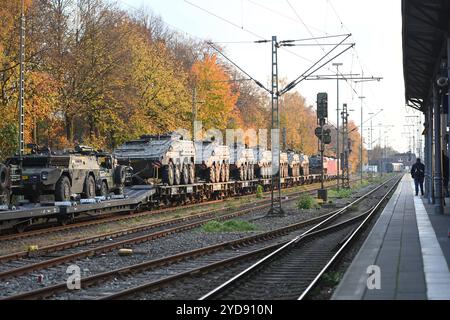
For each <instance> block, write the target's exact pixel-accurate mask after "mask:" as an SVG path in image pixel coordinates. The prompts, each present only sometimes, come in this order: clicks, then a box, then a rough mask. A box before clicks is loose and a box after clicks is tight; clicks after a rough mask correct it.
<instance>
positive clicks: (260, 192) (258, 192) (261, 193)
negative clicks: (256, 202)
mask: <svg viewBox="0 0 450 320" xmlns="http://www.w3.org/2000/svg"><path fill="white" fill-rule="evenodd" d="M263 196H264V188H263V186H262V185H260V184H258V187H257V188H256V199H262V198H263Z"/></svg>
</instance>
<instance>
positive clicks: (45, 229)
mask: <svg viewBox="0 0 450 320" xmlns="http://www.w3.org/2000/svg"><path fill="white" fill-rule="evenodd" d="M355 181H358V180H355ZM319 186H320V183H314V184H311V185H306V186H304V187H303V188H302V190H300V191H295V192H293V193H291V194H286V196H291V195H296V194H298V193H299V192H312V191H317V190H318V189H319ZM325 186H326V187H327V188H330V187H333V186H334V182H326V183H325ZM295 188H299V187H293V188H291V189H295ZM285 190H289V189H285ZM267 194H269V192H265V193H264V195H267ZM250 197H254V194H252V195H245V196H240V199H245V198H250ZM225 201H226V200H212V201H207V202H201V203H197V204H192V205H184V206H176V207H170V208H164V209H159V210H150V211H145V212H140V213H133V214H127V215H120V216H117V215H113V216H110V215H108V216H106V217H101V216H100V217H99V216H96V217H95V218H94V219H89V220H87V221H81V222H75V223H71V224H67V225H62V226H61V225H60V226H54V224H50V227H49V225H41V227H39V225H37V226H35V228H36V229H34V230H31V231H27V232H21V233H11V234H5V235H2V236H0V243H1V242H4V241H12V240H19V239H27V238H32V237H38V236H43V235H46V234H52V233H55V232H62V231H73V230H77V229H81V228H86V227H92V226H98V225H102V224H105V223H109V222H121V221H127V220H131V219H136V218H143V217H147V216H153V215H163V214H167V213H170V212H174V211H177V210H181V209H182V210H184V209H190V208H198V207H208V206H211V205H214V204H218V203H223V202H225ZM264 201H267V200H259V201H255V202H254V203H258V202H264ZM206 210H208V209H206Z"/></svg>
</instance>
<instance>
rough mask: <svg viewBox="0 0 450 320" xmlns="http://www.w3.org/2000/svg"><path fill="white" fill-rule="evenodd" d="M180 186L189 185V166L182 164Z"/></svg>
mask: <svg viewBox="0 0 450 320" xmlns="http://www.w3.org/2000/svg"><path fill="white" fill-rule="evenodd" d="M181 184H189V165H188V164H187V163H183V169H182V174H181Z"/></svg>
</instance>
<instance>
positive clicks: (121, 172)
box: [95, 152, 133, 196]
mask: <svg viewBox="0 0 450 320" xmlns="http://www.w3.org/2000/svg"><path fill="white" fill-rule="evenodd" d="M95 156H96V157H97V162H98V164H99V165H100V172H99V177H98V179H97V180H96V194H97V196H107V195H109V194H110V193H111V192H113V193H114V194H116V195H120V194H123V188H124V186H126V185H131V183H132V175H133V168H131V167H129V166H123V165H119V164H118V161H117V159H116V158H115V157H114V156H113V155H111V154H108V153H101V152H100V153H97V154H96V155H95Z"/></svg>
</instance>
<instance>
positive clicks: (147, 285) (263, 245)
mask: <svg viewBox="0 0 450 320" xmlns="http://www.w3.org/2000/svg"><path fill="white" fill-rule="evenodd" d="M383 186H384V185H382V186H380V187H378V188H377V189H375V190H374V191H372V192H370V193H369V194H366V195H365V196H364V197H362V198H360V199H358V200H356V201H354V202H353V203H351V204H350V205H348V206H346V207H345V208H343V209H339V210H337V211H335V212H332V213H329V214H326V215H324V216H321V217H318V218H315V219H311V220H308V221H304V222H301V223H296V224H293V225H291V226H288V227H284V228H279V229H277V230H273V231H270V232H266V233H263V234H259V235H256V236H251V237H246V238H244V239H240V240H235V241H230V242H226V243H222V244H219V245H214V246H209V247H206V248H201V249H197V250H192V251H189V252H184V253H180V254H177V255H174V256H170V257H165V258H162V259H157V260H153V261H148V262H145V263H140V264H137V265H133V266H129V267H126V268H121V269H116V270H113V271H110V272H106V273H102V274H98V275H94V276H91V277H88V278H84V279H83V282H82V283H83V284H82V285H83V290H82V291H83V293H82V295H81V296H78V298H80V299H97V298H102V299H117V298H123V297H126V296H129V295H132V294H136V293H138V292H140V291H143V290H155V289H157V288H160V287H164V286H167V285H169V284H170V283H172V282H176V281H178V280H180V279H184V278H186V277H190V276H192V275H193V274H198V273H203V272H207V271H208V270H214V269H217V268H221V267H223V266H227V265H230V264H231V265H232V264H236V263H240V264H242V263H243V261H246V260H250V261H251V260H252V259H255V258H258V257H261V255H264V254H267V253H269V252H271V251H273V250H276V249H277V248H280V246H282V245H284V244H287V243H288V240H289V239H290V238H292V236H293V235H292V233H293V232H295V231H299V230H302V229H304V228H306V227H307V226H310V225H312V224H317V225H316V226H315V227H314V228H318V226H323V225H325V224H327V223H329V222H330V221H331V220H333V219H337V218H338V217H341V215H342V214H343V213H345V212H349V211H351V209H352V207H353V206H355V205H356V204H357V203H359V202H361V201H362V200H363V199H366V198H368V197H370V195H372V194H373V193H375V192H376V191H377V190H379V189H380V188H382V187H383ZM314 228H313V229H314ZM313 229H310V230H313ZM304 234H306V233H303V235H304ZM268 242H269V243H268ZM168 265H170V266H172V265H173V268H174V270H173V271H170V270H169V271H168V270H166V273H167V272H169V273H170V272H172V273H173V274H171V275H169V276H167V277H161V270H159V271H158V270H156V271H155V270H154V269H155V268H158V267H160V266H168ZM196 265H197V266H198V265H201V267H195V266H196ZM165 269H167V267H166V268H165ZM169 269H170V268H169ZM155 272H156V275H155ZM125 276H128V277H132V278H133V281H132V282H134V283H142V282H144V284H141V285H138V286H134V287H132V288H131V289H126V290H118V292H114V293H110V294H108V288H107V289H104V288H103V289H101V288H100V289H98V288H96V287H95V286H94V285H97V284H98V283H104V282H107V281H108V279H111V278H115V277H121V278H123V277H125ZM149 279H153V280H152V281H150V282H149V281H148V280H149ZM129 281H131V280H129ZM128 285H129V282H128ZM91 286H94V289H92V290H91ZM66 290H67V287H66V284H65V283H61V284H58V285H54V286H51V287H47V288H43V289H39V290H35V291H31V292H28V293H24V294H19V295H16V296H12V297H9V298H8V299H37V298H46V297H49V296H52V295H54V294H55V293H58V292H65V291H66ZM105 290H106V293H107V294H106V295H105ZM116 291H117V290H116Z"/></svg>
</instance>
